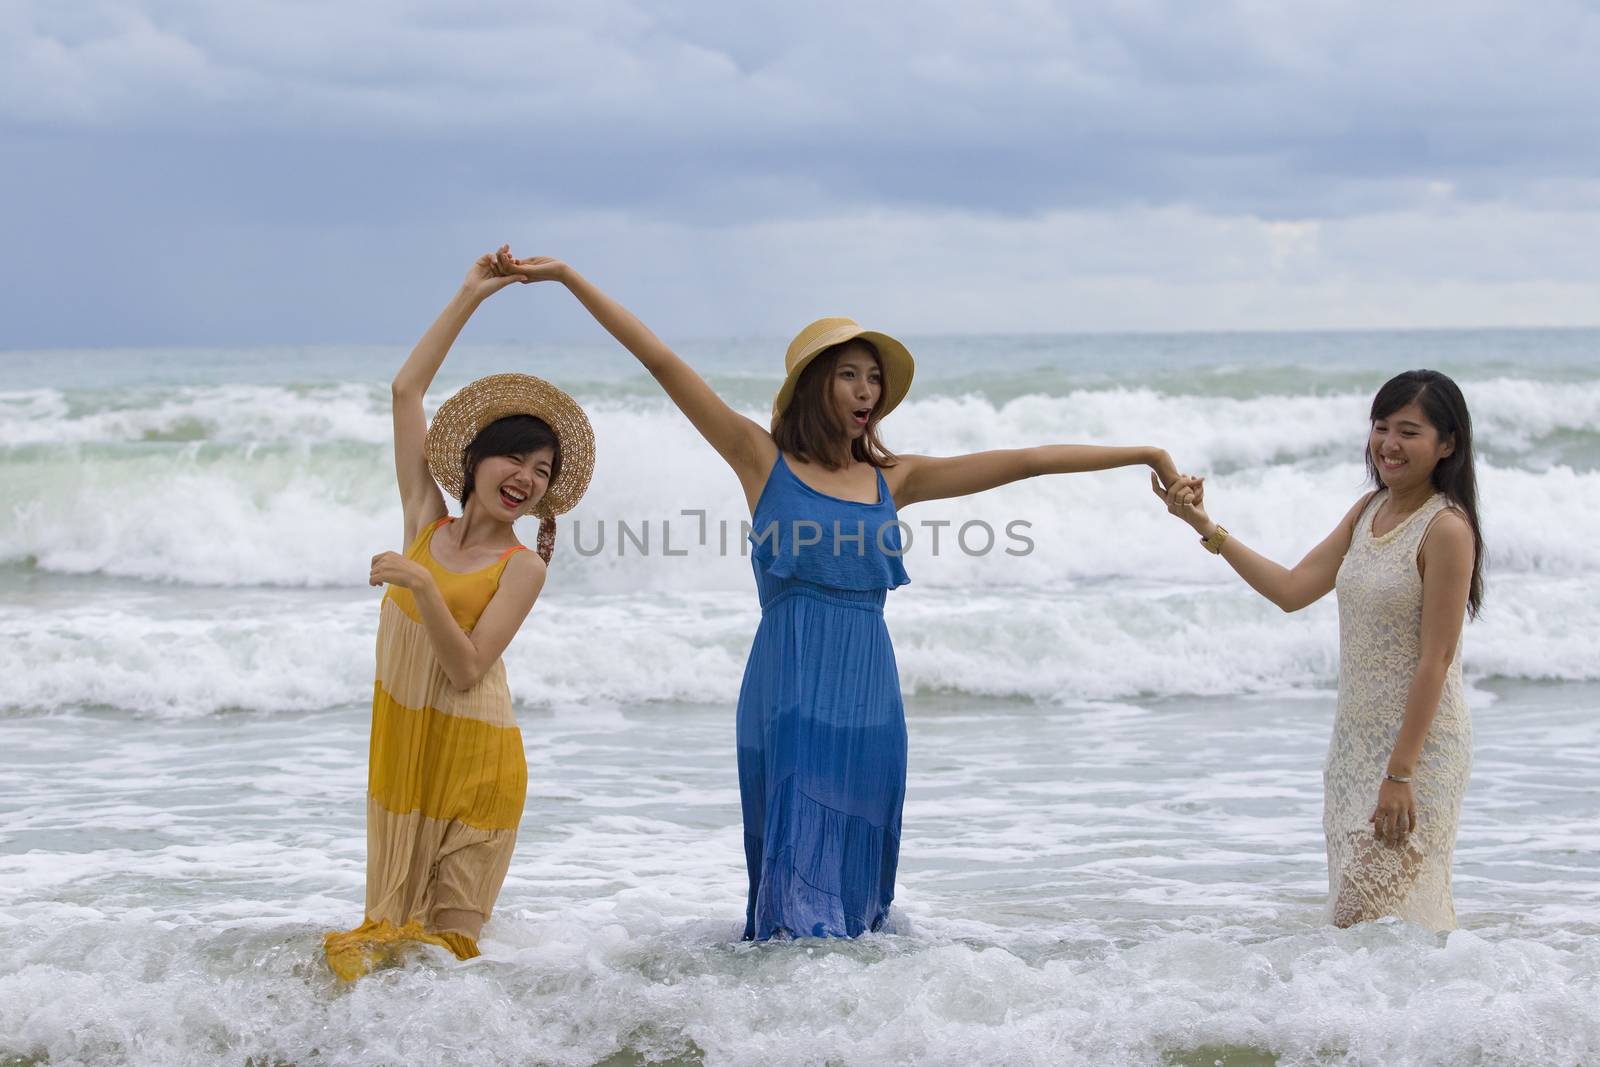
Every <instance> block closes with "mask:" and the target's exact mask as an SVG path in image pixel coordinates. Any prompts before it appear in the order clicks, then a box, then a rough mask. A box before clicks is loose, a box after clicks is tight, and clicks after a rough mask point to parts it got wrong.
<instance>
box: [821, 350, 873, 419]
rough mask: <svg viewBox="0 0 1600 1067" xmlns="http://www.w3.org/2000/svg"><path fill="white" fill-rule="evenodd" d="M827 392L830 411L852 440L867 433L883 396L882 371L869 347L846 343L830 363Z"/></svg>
mask: <svg viewBox="0 0 1600 1067" xmlns="http://www.w3.org/2000/svg"><path fill="white" fill-rule="evenodd" d="M831 386H832V388H831V389H830V392H829V395H830V397H831V399H832V401H833V410H834V414H835V415H836V416H837V417H838V419H839V423H840V425H842V426H844V427H845V429H846V431H847V432H848V433H849V435H850V437H851V438H852V439H854V438H858V437H861V436H862V435H863V434H865V433H866V432H867V426H868V425H869V424H870V423H871V422H872V417H873V414H874V412H876V411H877V408H878V402H879V401H880V400H881V399H882V398H883V371H882V369H881V368H880V367H879V365H878V355H877V353H876V352H874V351H873V350H872V348H871V346H869V345H866V344H861V343H855V342H847V343H846V344H844V345H843V346H841V347H840V350H839V358H838V362H837V363H835V364H834V368H833V380H832V383H831Z"/></svg>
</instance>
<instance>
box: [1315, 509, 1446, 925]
mask: <svg viewBox="0 0 1600 1067" xmlns="http://www.w3.org/2000/svg"><path fill="white" fill-rule="evenodd" d="M1387 497H1388V491H1387V490H1381V491H1379V492H1378V493H1376V494H1374V495H1373V498H1372V500H1371V501H1369V502H1368V504H1367V506H1366V507H1365V508H1363V509H1362V512H1361V517H1360V519H1358V520H1357V522H1356V528H1355V535H1354V536H1353V537H1352V538H1351V540H1350V550H1349V551H1348V552H1346V553H1345V557H1344V562H1343V563H1342V564H1340V566H1339V574H1338V578H1337V579H1336V581H1335V587H1336V588H1337V590H1338V598H1339V710H1338V714H1337V715H1336V717H1335V719H1334V724H1333V738H1332V740H1331V741H1330V742H1329V744H1328V760H1327V764H1326V765H1325V766H1324V768H1323V785H1324V789H1325V796H1324V802H1323V814H1322V828H1323V831H1324V832H1325V833H1326V834H1327V837H1328V917H1329V919H1330V920H1331V921H1332V922H1335V923H1337V924H1339V925H1341V926H1348V925H1350V924H1352V923H1357V922H1366V921H1368V920H1371V919H1378V918H1382V917H1383V916H1386V915H1396V916H1399V917H1400V918H1402V919H1409V920H1410V921H1412V922H1415V923H1420V924H1421V925H1423V926H1426V927H1428V928H1429V929H1430V930H1453V929H1455V926H1456V909H1455V902H1454V901H1453V900H1452V899H1451V896H1450V854H1451V852H1452V851H1453V849H1454V848H1455V842H1456V826H1457V824H1458V823H1459V821H1460V817H1461V798H1462V795H1463V794H1464V793H1465V792H1466V789H1467V777H1468V775H1469V773H1470V772H1471V769H1472V720H1471V718H1470V717H1469V716H1468V714H1467V705H1466V701H1465V700H1464V699H1463V698H1462V694H1461V646H1460V643H1459V641H1458V642H1457V644H1456V650H1455V655H1454V656H1453V657H1452V658H1451V660H1450V667H1449V670H1448V671H1446V673H1445V680H1444V689H1443V691H1442V692H1441V693H1440V696H1439V710H1438V713H1437V714H1436V715H1435V716H1434V719H1433V724H1432V725H1431V726H1430V727H1429V729H1428V736H1427V739H1426V740H1425V741H1424V742H1423V746H1422V755H1421V757H1420V758H1419V759H1418V760H1417V765H1416V770H1415V774H1414V778H1413V781H1412V786H1411V788H1412V790H1413V792H1414V794H1415V796H1416V801H1417V828H1416V830H1414V831H1413V832H1412V833H1411V834H1410V835H1409V836H1408V838H1407V839H1406V841H1405V843H1404V844H1402V845H1399V846H1393V845H1386V844H1383V843H1381V842H1379V841H1378V840H1377V839H1376V838H1375V837H1374V836H1373V830H1372V824H1371V823H1370V822H1368V821H1367V818H1368V816H1370V815H1371V814H1372V809H1373V808H1374V807H1375V806H1376V804H1377V801H1378V787H1379V785H1380V784H1381V783H1382V781H1383V774H1384V771H1385V769H1386V768H1387V767H1388V763H1389V756H1390V753H1391V752H1392V751H1393V749H1394V741H1395V736H1396V735H1397V734H1398V733H1399V731H1400V723H1401V720H1402V719H1403V718H1404V717H1405V710H1406V696H1407V694H1408V693H1409V691H1410V689H1411V679H1412V675H1413V674H1415V673H1416V669H1417V662H1418V659H1419V646H1420V644H1421V639H1422V577H1421V575H1420V574H1418V572H1417V556H1418V553H1419V551H1420V550H1421V547H1422V540H1423V537H1424V535H1425V534H1426V533H1427V530H1428V528H1429V526H1430V524H1431V523H1432V522H1433V520H1434V518H1435V517H1436V516H1437V515H1438V514H1439V512H1441V511H1442V510H1444V509H1445V508H1446V507H1448V506H1449V502H1448V501H1447V500H1446V499H1445V497H1444V496H1442V495H1440V494H1435V495H1434V496H1433V498H1432V499H1430V500H1429V501H1428V502H1427V503H1426V504H1424V505H1422V507H1420V508H1418V509H1417V510H1416V511H1414V512H1412V513H1411V514H1410V515H1408V516H1407V517H1406V518H1405V519H1404V520H1402V521H1401V523H1400V524H1399V525H1398V526H1396V527H1395V528H1394V529H1393V530H1390V531H1389V532H1388V533H1386V534H1384V535H1383V536H1381V537H1375V536H1373V533H1372V519H1373V516H1374V515H1375V514H1376V512H1377V510H1378V507H1379V506H1380V505H1381V504H1382V503H1383V501H1384V500H1385V499H1386V498H1387Z"/></svg>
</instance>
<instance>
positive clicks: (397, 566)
mask: <svg viewBox="0 0 1600 1067" xmlns="http://www.w3.org/2000/svg"><path fill="white" fill-rule="evenodd" d="M431 578H432V575H430V574H429V573H428V568H426V567H424V566H423V565H422V564H420V563H418V562H417V561H416V560H414V559H407V558H406V557H405V556H402V555H401V554H400V553H398V552H379V553H378V554H377V555H376V556H373V557H372V573H371V575H369V576H368V578H367V584H368V585H398V586H399V587H400V588H401V589H413V590H414V589H417V588H418V587H420V586H421V585H422V584H423V583H425V582H427V581H429V580H430V579H431Z"/></svg>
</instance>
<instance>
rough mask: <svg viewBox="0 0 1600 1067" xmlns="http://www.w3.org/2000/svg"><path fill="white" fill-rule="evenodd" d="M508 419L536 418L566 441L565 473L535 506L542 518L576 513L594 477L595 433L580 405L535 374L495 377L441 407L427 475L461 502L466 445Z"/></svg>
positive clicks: (433, 427)
mask: <svg viewBox="0 0 1600 1067" xmlns="http://www.w3.org/2000/svg"><path fill="white" fill-rule="evenodd" d="M507 415H532V416H534V417H535V418H538V419H542V420H544V421H545V422H546V423H548V424H549V426H550V429H552V430H554V431H555V434H556V440H558V441H560V442H561V472H560V473H559V474H557V475H556V476H555V478H554V479H553V480H552V481H551V483H550V486H549V488H547V489H546V490H545V491H544V498H543V499H541V500H540V501H539V503H538V504H536V505H535V506H534V509H533V513H534V514H535V515H538V516H539V517H540V518H554V517H555V516H557V515H560V514H562V513H563V512H566V511H571V510H572V508H573V507H574V506H575V505H576V504H577V503H578V501H579V500H580V499H582V497H583V493H584V490H586V489H588V488H589V478H590V477H591V476H592V475H593V474H594V429H593V427H591V426H590V425H589V417H588V416H587V415H585V414H584V413H583V409H582V408H581V407H579V406H578V402H577V401H576V400H574V399H572V397H570V396H568V395H567V394H566V393H563V392H562V391H561V390H560V389H557V388H556V387H555V386H553V385H551V384H550V383H549V382H547V381H545V380H544V379H543V378H535V377H534V376H533V375H531V374H491V375H490V376H489V377H487V378H479V379H478V380H477V381H475V382H473V383H472V384H471V385H468V386H465V387H463V388H462V389H461V390H460V391H459V392H457V393H456V394H455V395H454V396H452V397H451V398H450V399H449V400H446V401H445V402H444V403H443V404H440V405H439V410H438V411H437V412H435V413H434V416H433V425H431V426H429V427H428V444H427V451H428V470H429V472H431V473H432V474H433V478H434V481H436V482H438V483H439V484H440V485H441V486H443V487H444V490H445V492H447V493H449V494H450V496H451V497H452V498H454V499H456V500H460V499H461V487H462V484H463V483H464V482H465V481H466V468H465V465H464V458H465V455H466V451H467V446H468V445H469V444H471V443H472V439H473V438H474V437H477V436H478V434H479V432H480V431H482V430H483V428H484V427H485V426H487V425H489V424H490V423H491V422H494V421H495V420H496V419H503V418H505V417H506V416H507Z"/></svg>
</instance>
